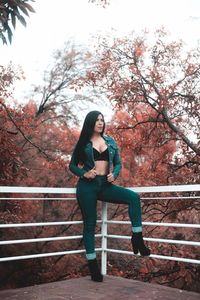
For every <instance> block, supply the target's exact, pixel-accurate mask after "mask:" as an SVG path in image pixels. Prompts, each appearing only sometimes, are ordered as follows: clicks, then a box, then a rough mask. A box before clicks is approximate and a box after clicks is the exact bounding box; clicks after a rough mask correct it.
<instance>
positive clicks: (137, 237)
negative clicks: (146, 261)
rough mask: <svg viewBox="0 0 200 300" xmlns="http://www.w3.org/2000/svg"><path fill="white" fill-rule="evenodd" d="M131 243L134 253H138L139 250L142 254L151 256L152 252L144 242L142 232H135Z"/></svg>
mask: <svg viewBox="0 0 200 300" xmlns="http://www.w3.org/2000/svg"><path fill="white" fill-rule="evenodd" d="M131 243H132V247H133V253H134V254H138V252H140V254H141V255H142V256H149V255H150V254H151V251H150V249H149V248H147V247H146V246H145V244H144V240H143V236H142V232H133V234H132V238H131Z"/></svg>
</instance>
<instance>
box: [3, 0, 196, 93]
mask: <svg viewBox="0 0 200 300" xmlns="http://www.w3.org/2000/svg"><path fill="white" fill-rule="evenodd" d="M110 2H111V4H110V5H109V6H108V7H107V8H102V7H101V6H97V5H94V4H92V3H88V0H57V1H49V0H36V2H35V3H34V2H32V4H31V5H32V6H33V7H34V9H35V10H36V13H35V14H32V13H30V18H26V19H27V27H26V28H24V27H23V26H22V25H21V24H17V28H16V30H15V31H14V37H13V42H12V45H11V46H1V47H0V64H1V65H6V64H7V63H8V62H9V61H13V63H14V64H16V65H17V64H20V65H21V66H22V68H23V70H24V72H25V75H26V78H27V79H26V81H25V82H22V83H21V84H18V85H17V87H16V92H15V95H16V96H19V95H20V97H23V95H25V93H27V91H28V90H29V88H30V84H31V83H33V82H34V81H35V80H37V79H38V78H40V76H41V75H40V74H41V72H42V71H43V70H44V69H45V67H46V66H47V65H48V62H49V61H50V59H51V55H52V52H53V51H54V50H55V49H58V48H62V47H63V45H64V42H65V41H67V40H69V39H73V40H74V41H75V42H76V43H77V44H81V43H84V44H86V45H89V44H90V42H91V39H92V36H96V35H97V34H98V33H101V34H105V33H106V32H107V33H108V32H110V31H112V34H116V35H118V36H119V35H122V36H123V35H125V34H127V33H128V32H130V31H132V30H134V31H136V32H137V31H138V32H140V31H141V30H142V29H145V28H146V29H150V30H154V29H156V28H159V27H161V26H164V27H165V28H166V29H167V30H168V31H170V32H171V34H172V36H174V37H175V38H182V39H183V40H184V41H185V42H186V43H187V44H188V45H191V46H196V45H197V41H198V40H199V39H200V0H110Z"/></svg>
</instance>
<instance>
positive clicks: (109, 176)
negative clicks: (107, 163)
mask: <svg viewBox="0 0 200 300" xmlns="http://www.w3.org/2000/svg"><path fill="white" fill-rule="evenodd" d="M107 180H108V182H113V181H114V180H115V178H114V176H113V173H109V174H108V175H107Z"/></svg>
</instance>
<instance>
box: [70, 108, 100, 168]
mask: <svg viewBox="0 0 200 300" xmlns="http://www.w3.org/2000/svg"><path fill="white" fill-rule="evenodd" d="M99 115H102V117H103V119H104V116H103V114H102V113H101V112H100V111H97V110H93V111H90V112H89V113H88V114H87V115H86V117H85V120H84V123H83V127H82V130H81V133H80V137H79V140H78V142H77V144H76V147H75V150H74V155H75V160H76V162H77V163H79V162H81V163H83V161H84V147H85V145H86V144H87V143H88V142H89V140H90V139H91V137H92V134H93V131H94V127H95V123H96V120H97V118H98V116H99ZM104 129H105V122H104V126H103V130H102V133H101V135H103V133H104Z"/></svg>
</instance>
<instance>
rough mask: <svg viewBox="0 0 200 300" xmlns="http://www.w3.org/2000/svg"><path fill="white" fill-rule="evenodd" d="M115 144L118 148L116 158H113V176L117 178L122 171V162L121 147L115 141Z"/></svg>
mask: <svg viewBox="0 0 200 300" xmlns="http://www.w3.org/2000/svg"><path fill="white" fill-rule="evenodd" d="M115 145H116V150H115V155H114V158H113V166H114V168H113V176H114V178H115V179H116V178H117V177H118V176H119V173H120V171H121V168H122V163H121V157H120V153H119V149H118V147H117V144H116V143H115Z"/></svg>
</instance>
